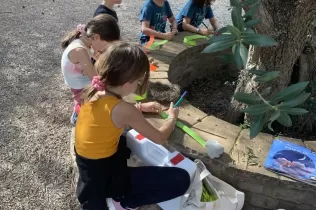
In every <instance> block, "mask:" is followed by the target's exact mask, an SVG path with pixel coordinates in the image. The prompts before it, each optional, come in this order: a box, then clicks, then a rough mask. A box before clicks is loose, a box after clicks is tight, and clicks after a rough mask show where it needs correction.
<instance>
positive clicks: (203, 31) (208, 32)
mask: <svg viewBox="0 0 316 210" xmlns="http://www.w3.org/2000/svg"><path fill="white" fill-rule="evenodd" d="M200 34H201V35H203V36H209V35H211V34H212V30H210V29H207V28H201V29H200Z"/></svg>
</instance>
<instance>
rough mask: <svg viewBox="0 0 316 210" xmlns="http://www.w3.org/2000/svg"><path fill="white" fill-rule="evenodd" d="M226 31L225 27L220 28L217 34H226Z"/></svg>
mask: <svg viewBox="0 0 316 210" xmlns="http://www.w3.org/2000/svg"><path fill="white" fill-rule="evenodd" d="M227 31H228V29H227V27H226V26H225V27H222V28H220V29H219V30H218V31H217V32H218V33H220V34H223V33H225V32H227Z"/></svg>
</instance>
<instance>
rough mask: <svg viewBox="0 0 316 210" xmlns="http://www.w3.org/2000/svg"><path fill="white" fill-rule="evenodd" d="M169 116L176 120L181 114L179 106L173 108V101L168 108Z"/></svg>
mask: <svg viewBox="0 0 316 210" xmlns="http://www.w3.org/2000/svg"><path fill="white" fill-rule="evenodd" d="M168 114H169V118H174V119H175V120H176V119H177V118H178V115H179V108H178V107H176V108H173V102H171V103H170V107H169V110H168Z"/></svg>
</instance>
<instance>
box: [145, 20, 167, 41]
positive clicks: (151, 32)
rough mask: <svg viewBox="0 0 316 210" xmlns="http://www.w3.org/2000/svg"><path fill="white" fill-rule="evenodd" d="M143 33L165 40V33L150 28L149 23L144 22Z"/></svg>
mask: <svg viewBox="0 0 316 210" xmlns="http://www.w3.org/2000/svg"><path fill="white" fill-rule="evenodd" d="M142 31H143V33H144V34H146V35H147V36H155V37H158V38H161V39H165V36H164V34H163V33H161V32H158V31H155V30H153V29H151V28H150V27H149V21H142Z"/></svg>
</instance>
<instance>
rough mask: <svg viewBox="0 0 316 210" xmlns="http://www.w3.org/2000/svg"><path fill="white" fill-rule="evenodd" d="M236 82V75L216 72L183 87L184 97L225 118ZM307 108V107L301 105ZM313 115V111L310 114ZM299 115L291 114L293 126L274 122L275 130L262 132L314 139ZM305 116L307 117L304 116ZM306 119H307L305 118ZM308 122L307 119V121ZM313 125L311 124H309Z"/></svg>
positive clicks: (211, 113) (204, 109)
mask: <svg viewBox="0 0 316 210" xmlns="http://www.w3.org/2000/svg"><path fill="white" fill-rule="evenodd" d="M236 84H237V77H236V76H233V75H230V74H229V72H222V73H217V74H215V75H214V76H212V77H210V78H204V79H197V80H194V81H193V82H192V83H191V84H190V85H189V86H187V87H185V88H183V90H187V91H188V95H187V97H186V99H187V100H188V101H189V102H190V103H191V104H192V105H193V106H195V107H197V108H199V109H200V110H202V111H203V112H205V113H206V114H208V115H213V116H215V117H217V118H219V119H222V120H225V121H227V119H226V113H227V112H228V110H229V107H230V102H231V99H232V96H233V94H234V91H235V88H236ZM303 108H306V109H307V110H309V108H307V107H303ZM310 115H311V117H315V114H314V113H311V114H310ZM298 118H300V116H291V119H292V122H293V126H292V127H289V128H286V127H284V126H282V125H281V124H279V123H277V122H274V123H273V124H272V127H273V128H274V130H275V132H272V131H270V130H269V129H268V128H267V127H264V128H263V130H262V132H264V133H268V134H271V135H282V136H285V137H289V138H297V139H302V140H315V138H316V134H315V133H314V131H312V132H311V130H313V129H310V131H306V130H304V129H302V126H301V125H300V124H298V123H295V122H298ZM305 118H308V117H306V116H305ZM306 120H308V119H306ZM308 122H309V121H308ZM235 125H237V126H240V125H243V126H245V127H244V128H249V123H246V122H243V121H240V122H238V123H236V124H235ZM310 126H313V125H310Z"/></svg>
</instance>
